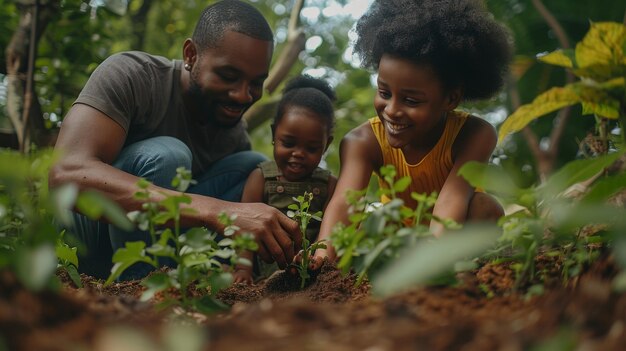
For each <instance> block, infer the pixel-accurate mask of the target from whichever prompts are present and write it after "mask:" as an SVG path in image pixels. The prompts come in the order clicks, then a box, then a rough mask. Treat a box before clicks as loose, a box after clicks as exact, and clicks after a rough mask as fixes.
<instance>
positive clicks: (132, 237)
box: [72, 136, 267, 280]
mask: <svg viewBox="0 0 626 351" xmlns="http://www.w3.org/2000/svg"><path fill="white" fill-rule="evenodd" d="M266 159H267V158H266V157H265V156H264V155H262V154H260V153H258V152H254V151H242V152H238V153H235V154H232V155H229V156H227V157H225V158H223V159H221V160H219V161H217V162H215V163H213V164H212V165H211V167H210V168H209V170H208V171H207V172H205V173H204V174H202V175H200V176H199V177H198V179H196V181H197V182H198V183H197V184H195V185H193V186H191V187H189V189H188V190H187V192H188V193H192V194H200V195H205V196H209V197H213V198H218V199H221V200H226V201H240V200H241V194H242V192H243V187H244V185H245V183H246V179H247V178H248V175H249V174H250V172H252V171H253V170H254V169H255V168H256V166H257V165H258V164H259V163H260V162H263V161H265V160H266ZM191 160H192V156H191V151H190V150H189V148H188V147H187V145H185V144H184V143H183V142H181V141H180V140H178V139H176V138H173V137H168V136H160V137H155V138H150V139H146V140H142V141H139V142H136V143H134V144H131V145H128V146H127V147H125V148H124V149H123V150H122V151H121V152H120V154H119V156H118V158H117V160H115V162H113V164H112V165H113V166H114V167H116V168H118V169H120V170H122V171H124V172H127V173H130V174H133V175H136V176H138V177H142V178H145V179H147V180H148V181H150V182H151V183H153V184H154V185H157V186H160V187H163V188H168V189H171V188H172V186H171V181H172V179H173V178H174V176H175V175H176V168H178V167H185V168H186V169H191ZM74 224H75V227H74V228H73V230H72V232H73V233H74V234H75V235H76V236H77V237H78V239H79V240H81V241H82V243H83V244H84V246H85V249H86V252H84V253H83V254H81V255H80V256H79V259H80V261H79V271H80V272H83V273H86V274H89V275H92V276H94V277H97V278H103V279H104V278H107V277H108V276H109V274H110V272H111V267H112V266H113V264H112V262H111V258H112V255H113V252H115V251H116V250H117V249H119V248H122V247H124V246H125V243H126V242H127V241H145V242H146V243H149V241H150V235H149V233H147V232H144V231H133V232H125V231H123V230H120V229H119V228H116V227H115V226H113V225H110V224H108V223H103V222H99V221H93V220H90V219H89V218H87V217H85V216H83V215H81V214H74ZM161 263H162V264H167V263H168V262H161ZM153 269H154V267H152V266H151V265H148V264H146V263H139V264H135V265H133V266H132V267H130V268H128V269H127V270H126V271H125V272H124V274H123V275H122V276H121V279H122V280H129V279H139V278H142V277H144V276H146V275H147V274H148V273H149V272H150V271H151V270H153Z"/></svg>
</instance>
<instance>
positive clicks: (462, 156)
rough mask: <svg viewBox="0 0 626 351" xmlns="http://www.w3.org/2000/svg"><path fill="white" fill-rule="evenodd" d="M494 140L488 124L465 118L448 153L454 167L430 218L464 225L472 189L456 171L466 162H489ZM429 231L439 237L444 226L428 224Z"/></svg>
mask: <svg viewBox="0 0 626 351" xmlns="http://www.w3.org/2000/svg"><path fill="white" fill-rule="evenodd" d="M496 140H497V137H496V132H495V129H494V128H493V126H492V125H491V124H489V123H488V122H486V121H484V120H482V119H480V118H477V117H472V116H470V117H468V120H467V121H466V122H465V125H463V128H462V129H461V131H460V132H459V135H458V137H457V139H456V141H455V142H454V146H453V151H452V152H453V160H454V165H453V166H452V170H451V171H450V174H449V175H448V178H447V179H446V181H445V183H444V185H443V188H442V189H441V192H440V194H439V197H438V198H437V202H436V203H435V207H434V208H433V215H435V216H437V217H439V218H450V219H453V220H455V221H456V222H457V223H464V222H465V220H466V218H467V211H468V207H469V201H470V199H471V198H472V195H473V194H474V188H472V187H471V186H470V184H469V183H468V182H467V181H466V180H465V179H464V178H463V177H461V176H459V175H458V171H459V169H460V168H461V167H462V166H463V165H464V164H465V163H467V162H469V161H478V162H483V163H487V162H489V157H491V153H492V152H493V150H494V148H495V146H496ZM430 229H431V231H432V233H433V234H434V235H435V236H439V235H441V233H442V232H443V230H444V227H443V225H442V224H440V223H438V222H436V221H431V224H430Z"/></svg>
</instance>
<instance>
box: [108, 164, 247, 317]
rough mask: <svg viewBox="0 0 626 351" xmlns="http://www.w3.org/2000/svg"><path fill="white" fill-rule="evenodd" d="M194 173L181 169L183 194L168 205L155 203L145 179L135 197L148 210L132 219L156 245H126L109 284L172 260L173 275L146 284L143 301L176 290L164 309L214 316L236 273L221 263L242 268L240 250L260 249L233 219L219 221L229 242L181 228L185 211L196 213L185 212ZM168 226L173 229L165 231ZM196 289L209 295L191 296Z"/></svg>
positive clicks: (158, 276) (153, 277)
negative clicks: (143, 266)
mask: <svg viewBox="0 0 626 351" xmlns="http://www.w3.org/2000/svg"><path fill="white" fill-rule="evenodd" d="M192 182H193V181H192V180H191V173H190V172H189V171H187V170H185V169H183V168H179V169H177V176H176V177H175V178H174V180H173V181H172V186H173V187H175V188H176V189H177V190H179V191H180V192H181V193H180V194H178V195H166V194H162V195H164V196H165V198H164V199H163V200H160V201H156V202H155V201H152V200H151V199H152V198H153V197H152V194H151V190H150V183H149V182H147V181H145V180H140V181H139V183H138V186H139V188H140V190H139V191H138V192H137V193H136V194H135V196H136V198H138V199H141V200H143V201H145V203H144V205H143V211H136V212H131V213H129V214H128V215H129V217H130V218H132V219H133V221H134V222H135V223H137V225H138V227H139V229H141V230H146V231H148V232H149V233H150V238H151V240H152V242H151V243H149V245H150V246H148V247H146V243H145V242H143V241H137V242H127V243H126V246H125V247H124V248H121V249H119V250H117V251H116V252H115V254H114V255H113V262H114V263H115V265H114V266H113V268H112V270H111V275H110V276H109V278H108V279H107V283H111V282H112V281H114V280H115V279H117V278H118V277H119V276H120V275H121V274H122V273H123V272H124V271H125V270H126V269H127V268H129V267H130V266H131V265H133V264H135V263H138V262H145V263H148V264H150V265H152V266H154V267H155V268H156V267H159V265H160V264H159V258H160V259H168V260H169V261H170V262H171V266H172V267H173V269H171V270H169V271H168V272H156V273H153V274H151V275H150V276H148V277H147V278H145V279H144V280H143V281H142V284H143V285H144V286H146V287H147V288H148V289H147V290H146V292H145V293H144V294H143V296H142V300H148V299H150V298H152V297H153V296H154V295H155V294H156V293H157V292H162V291H165V292H168V291H170V290H171V289H174V290H175V291H176V293H175V294H171V295H167V294H166V296H165V297H166V299H165V301H164V303H163V305H164V306H167V305H171V304H180V305H182V306H184V307H188V308H193V309H195V310H197V311H200V312H202V313H211V312H214V311H216V310H220V309H224V308H226V306H225V305H224V304H222V303H221V302H219V301H218V300H216V299H215V295H216V294H217V292H218V291H220V290H221V289H223V288H226V287H227V286H229V285H230V283H231V282H232V275H231V273H230V272H229V271H228V270H227V269H226V270H225V268H223V264H222V261H220V259H221V260H225V261H229V262H230V263H231V264H235V263H241V262H240V261H239V260H238V257H237V255H236V252H237V250H251V251H253V250H256V249H257V244H256V242H255V240H254V237H253V236H252V234H249V233H239V228H238V227H237V226H235V225H234V220H235V217H234V216H228V215H226V214H224V213H221V214H220V215H219V217H218V220H219V221H220V222H221V223H222V224H223V225H224V226H225V229H224V233H223V234H224V238H221V239H219V236H218V234H217V233H215V232H212V231H209V230H208V229H206V228H203V227H195V228H191V229H188V230H185V231H183V230H182V229H181V227H180V218H181V213H182V212H183V211H193V209H191V208H189V207H185V208H181V205H183V204H190V203H191V198H190V197H189V196H187V195H185V194H184V191H185V190H186V189H187V187H188V186H189V185H190V184H191V183H192ZM166 224H168V225H170V227H167V228H166V227H164V226H165V225H166ZM192 284H193V285H194V286H195V287H196V288H200V289H205V291H206V292H207V294H206V295H203V296H199V297H191V296H190V294H189V291H188V290H189V288H190V287H191V286H192Z"/></svg>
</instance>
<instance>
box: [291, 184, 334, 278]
mask: <svg viewBox="0 0 626 351" xmlns="http://www.w3.org/2000/svg"><path fill="white" fill-rule="evenodd" d="M293 199H294V200H295V201H296V203H295V204H291V205H289V207H288V208H289V210H290V211H288V212H287V215H288V216H289V217H291V218H294V219H295V220H296V221H297V222H298V224H299V226H300V232H301V233H302V251H301V252H300V255H301V259H300V263H299V264H298V265H295V268H296V269H297V270H298V273H299V274H300V289H302V288H304V285H305V284H306V282H307V281H308V280H309V278H310V277H311V275H310V273H309V263H310V261H311V256H312V255H313V254H314V253H315V250H317V249H325V248H326V244H324V242H323V241H318V242H315V243H313V244H311V242H310V241H309V239H308V238H307V236H306V229H307V228H308V226H309V222H310V221H311V220H316V221H321V220H322V218H321V217H322V211H318V212H316V213H313V214H311V213H309V207H310V205H311V200H313V194H312V193H309V192H305V193H304V195H301V196H298V197H294V198H293Z"/></svg>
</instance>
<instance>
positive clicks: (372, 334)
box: [0, 255, 626, 351]
mask: <svg viewBox="0 0 626 351" xmlns="http://www.w3.org/2000/svg"><path fill="white" fill-rule="evenodd" d="M545 267H554V268H558V262H546V265H545ZM554 271H555V272H556V270H554ZM545 272H548V273H549V272H550V270H545V269H544V273H545ZM616 272H617V270H616V268H615V266H614V264H613V262H612V259H611V257H610V256H608V255H605V256H603V257H602V258H601V259H600V260H598V261H597V262H596V263H594V264H593V265H592V266H591V267H587V269H586V270H585V272H584V273H583V274H581V275H580V276H579V278H578V279H574V280H570V281H569V282H568V283H567V286H564V285H563V283H562V280H561V279H560V278H559V276H558V275H555V276H553V277H552V279H550V277H548V278H549V279H548V280H547V281H546V282H545V283H544V292H543V293H542V294H538V295H534V296H530V295H529V294H528V293H525V294H521V293H510V291H511V288H512V285H513V283H514V273H513V272H512V271H511V270H510V269H509V268H507V267H506V265H492V264H486V265H484V266H482V267H481V268H480V269H478V270H476V271H474V272H471V273H464V275H463V276H462V277H461V279H460V281H461V283H460V284H458V285H457V286H455V287H450V286H439V287H421V288H415V289H413V290H410V291H405V292H402V293H399V294H397V295H393V296H390V297H386V298H376V297H373V296H371V294H370V292H369V286H368V285H367V284H363V285H361V286H360V287H355V286H354V281H355V280H354V277H353V276H346V277H344V276H342V275H341V274H340V273H339V271H337V270H336V269H335V268H333V267H331V266H328V265H326V266H324V267H323V268H322V270H321V272H320V273H319V275H317V277H316V278H315V279H314V280H313V281H312V283H311V284H310V285H309V286H307V287H306V288H305V289H303V290H299V289H294V285H293V284H291V283H290V281H291V279H293V278H290V277H289V276H287V275H286V274H285V273H284V272H280V273H278V274H277V275H274V276H273V277H271V278H270V279H268V280H266V281H264V282H261V283H258V284H255V285H249V286H248V285H235V286H232V287H230V288H228V289H226V290H224V291H222V292H220V293H219V298H220V299H221V300H222V301H223V302H225V303H227V304H228V305H232V308H231V309H230V310H229V311H227V312H224V313H220V314H217V315H213V316H209V317H207V316H205V315H201V314H189V313H184V312H181V310H179V309H169V310H167V311H161V312H158V311H157V309H155V308H154V307H155V305H154V303H155V302H154V301H149V302H141V301H140V299H139V296H140V295H141V293H142V291H143V290H144V288H143V287H142V286H141V285H140V284H139V282H138V281H129V282H121V283H116V284H112V285H110V286H104V285H103V282H102V281H100V280H96V279H94V278H92V277H89V276H85V275H83V276H81V278H82V281H83V288H80V289H78V288H76V287H75V286H73V284H72V283H71V282H70V280H69V279H67V277H66V276H65V275H63V274H59V276H60V277H61V281H62V282H63V287H62V288H61V292H60V293H39V294H34V293H31V292H29V291H27V290H25V289H23V288H21V287H20V286H19V284H17V282H16V281H15V279H14V278H13V276H12V275H11V274H9V273H8V272H0V350H2V349H3V348H5V349H6V350H11V351H31V350H38V351H41V350H95V351H113V350H115V351H120V350H133V351H142V350H164V351H165V350H168V351H169V350H177V351H178V350H199V349H202V350H238V351H246V350H272V351H276V350H317V351H319V350H337V351H343V350H346V351H351V350H368V351H384V350H435V351H437V350H468V351H469V350H507V351H508V350H511V351H516V350H618V349H623V347H624V345H626V328H625V327H626V324H625V323H626V294H616V293H614V292H613V291H612V289H611V278H612V277H613V276H614V275H615V274H616ZM171 321H178V323H171ZM176 326H178V327H176ZM180 326H183V328H180ZM3 344H4V345H3Z"/></svg>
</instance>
